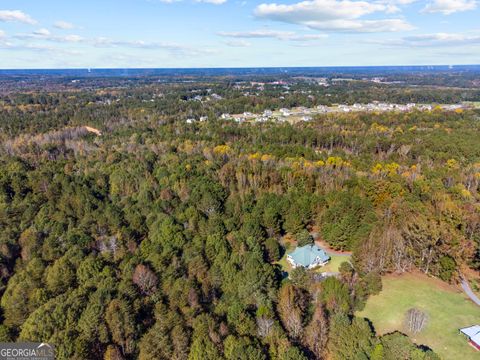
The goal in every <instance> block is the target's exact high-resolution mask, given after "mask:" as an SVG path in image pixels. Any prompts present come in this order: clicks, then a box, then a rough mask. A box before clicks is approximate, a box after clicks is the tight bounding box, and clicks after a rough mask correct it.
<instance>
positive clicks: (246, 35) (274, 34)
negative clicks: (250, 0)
mask: <svg viewBox="0 0 480 360" xmlns="http://www.w3.org/2000/svg"><path fill="white" fill-rule="evenodd" d="M218 35H220V36H223V37H231V38H241V39H277V40H289V41H312V40H320V39H325V38H326V37H328V36H327V35H326V34H306V35H298V34H296V33H294V32H292V31H277V30H253V31H243V32H242V31H238V32H228V31H222V32H219V33H218Z"/></svg>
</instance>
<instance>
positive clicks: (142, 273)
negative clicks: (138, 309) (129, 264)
mask: <svg viewBox="0 0 480 360" xmlns="http://www.w3.org/2000/svg"><path fill="white" fill-rule="evenodd" d="M132 280H133V283H134V284H135V285H137V286H138V287H139V288H140V290H142V292H143V293H144V294H147V295H150V294H152V293H153V292H155V290H156V288H157V282H158V279H157V276H156V275H155V274H154V272H153V271H152V270H150V269H149V268H148V267H147V266H145V265H142V264H140V265H137V267H136V268H135V271H134V272H133V279H132Z"/></svg>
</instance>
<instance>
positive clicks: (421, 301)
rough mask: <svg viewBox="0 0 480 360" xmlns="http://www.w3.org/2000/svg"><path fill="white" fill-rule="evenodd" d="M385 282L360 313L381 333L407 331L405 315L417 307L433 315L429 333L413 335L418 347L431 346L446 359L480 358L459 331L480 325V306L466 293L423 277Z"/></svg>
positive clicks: (402, 278)
mask: <svg viewBox="0 0 480 360" xmlns="http://www.w3.org/2000/svg"><path fill="white" fill-rule="evenodd" d="M382 280H383V290H382V292H381V293H380V294H379V295H376V296H372V297H371V298H370V299H369V300H368V302H367V306H366V307H365V310H364V311H362V312H360V313H358V314H357V315H358V316H361V317H366V318H368V319H370V320H371V321H372V323H373V325H374V326H375V329H376V331H377V333H379V334H386V333H389V332H392V331H394V330H399V331H402V332H406V331H405V330H404V327H403V319H404V314H405V312H406V311H407V310H408V309H410V308H412V307H416V308H419V309H421V310H423V311H425V312H426V313H427V314H428V316H429V321H428V324H427V327H426V328H425V330H423V331H422V332H421V333H420V334H417V335H411V338H412V339H413V340H414V341H415V342H416V343H417V344H424V345H427V346H429V347H430V348H432V349H433V350H435V351H436V352H437V353H438V354H439V355H440V356H441V357H442V358H443V359H445V360H455V359H462V360H474V359H480V353H479V352H476V351H475V350H474V349H473V348H472V347H470V346H469V345H468V342H467V340H466V339H465V338H464V337H463V336H462V335H460V334H459V332H458V329H459V328H462V327H466V326H470V325H474V324H480V307H478V306H477V305H474V304H473V303H472V302H470V301H469V300H468V299H467V297H466V296H465V295H464V294H463V293H461V292H459V291H457V290H456V289H455V288H453V287H450V286H448V285H446V284H445V283H443V282H441V281H440V280H436V279H431V278H429V277H427V276H424V275H421V274H405V275H402V276H387V277H384V278H383V279H382Z"/></svg>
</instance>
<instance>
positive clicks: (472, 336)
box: [460, 325, 480, 350]
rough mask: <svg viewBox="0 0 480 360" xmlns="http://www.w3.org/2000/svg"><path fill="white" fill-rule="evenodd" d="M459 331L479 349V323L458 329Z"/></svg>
mask: <svg viewBox="0 0 480 360" xmlns="http://www.w3.org/2000/svg"><path fill="white" fill-rule="evenodd" d="M460 332H461V333H462V334H463V335H465V336H466V337H467V338H468V341H469V342H470V345H472V346H473V347H474V348H475V349H477V350H480V325H474V326H470V327H467V328H463V329H460Z"/></svg>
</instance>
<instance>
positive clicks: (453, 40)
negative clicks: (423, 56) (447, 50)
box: [402, 33, 480, 46]
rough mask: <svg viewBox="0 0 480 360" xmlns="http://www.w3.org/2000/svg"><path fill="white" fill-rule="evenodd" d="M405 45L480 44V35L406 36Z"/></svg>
mask: <svg viewBox="0 0 480 360" xmlns="http://www.w3.org/2000/svg"><path fill="white" fill-rule="evenodd" d="M402 40H403V42H404V44H405V45H408V46H411V45H414V46H460V45H467V44H480V35H466V34H458V33H435V34H423V35H415V36H407V37H404V38H403V39H402Z"/></svg>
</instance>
